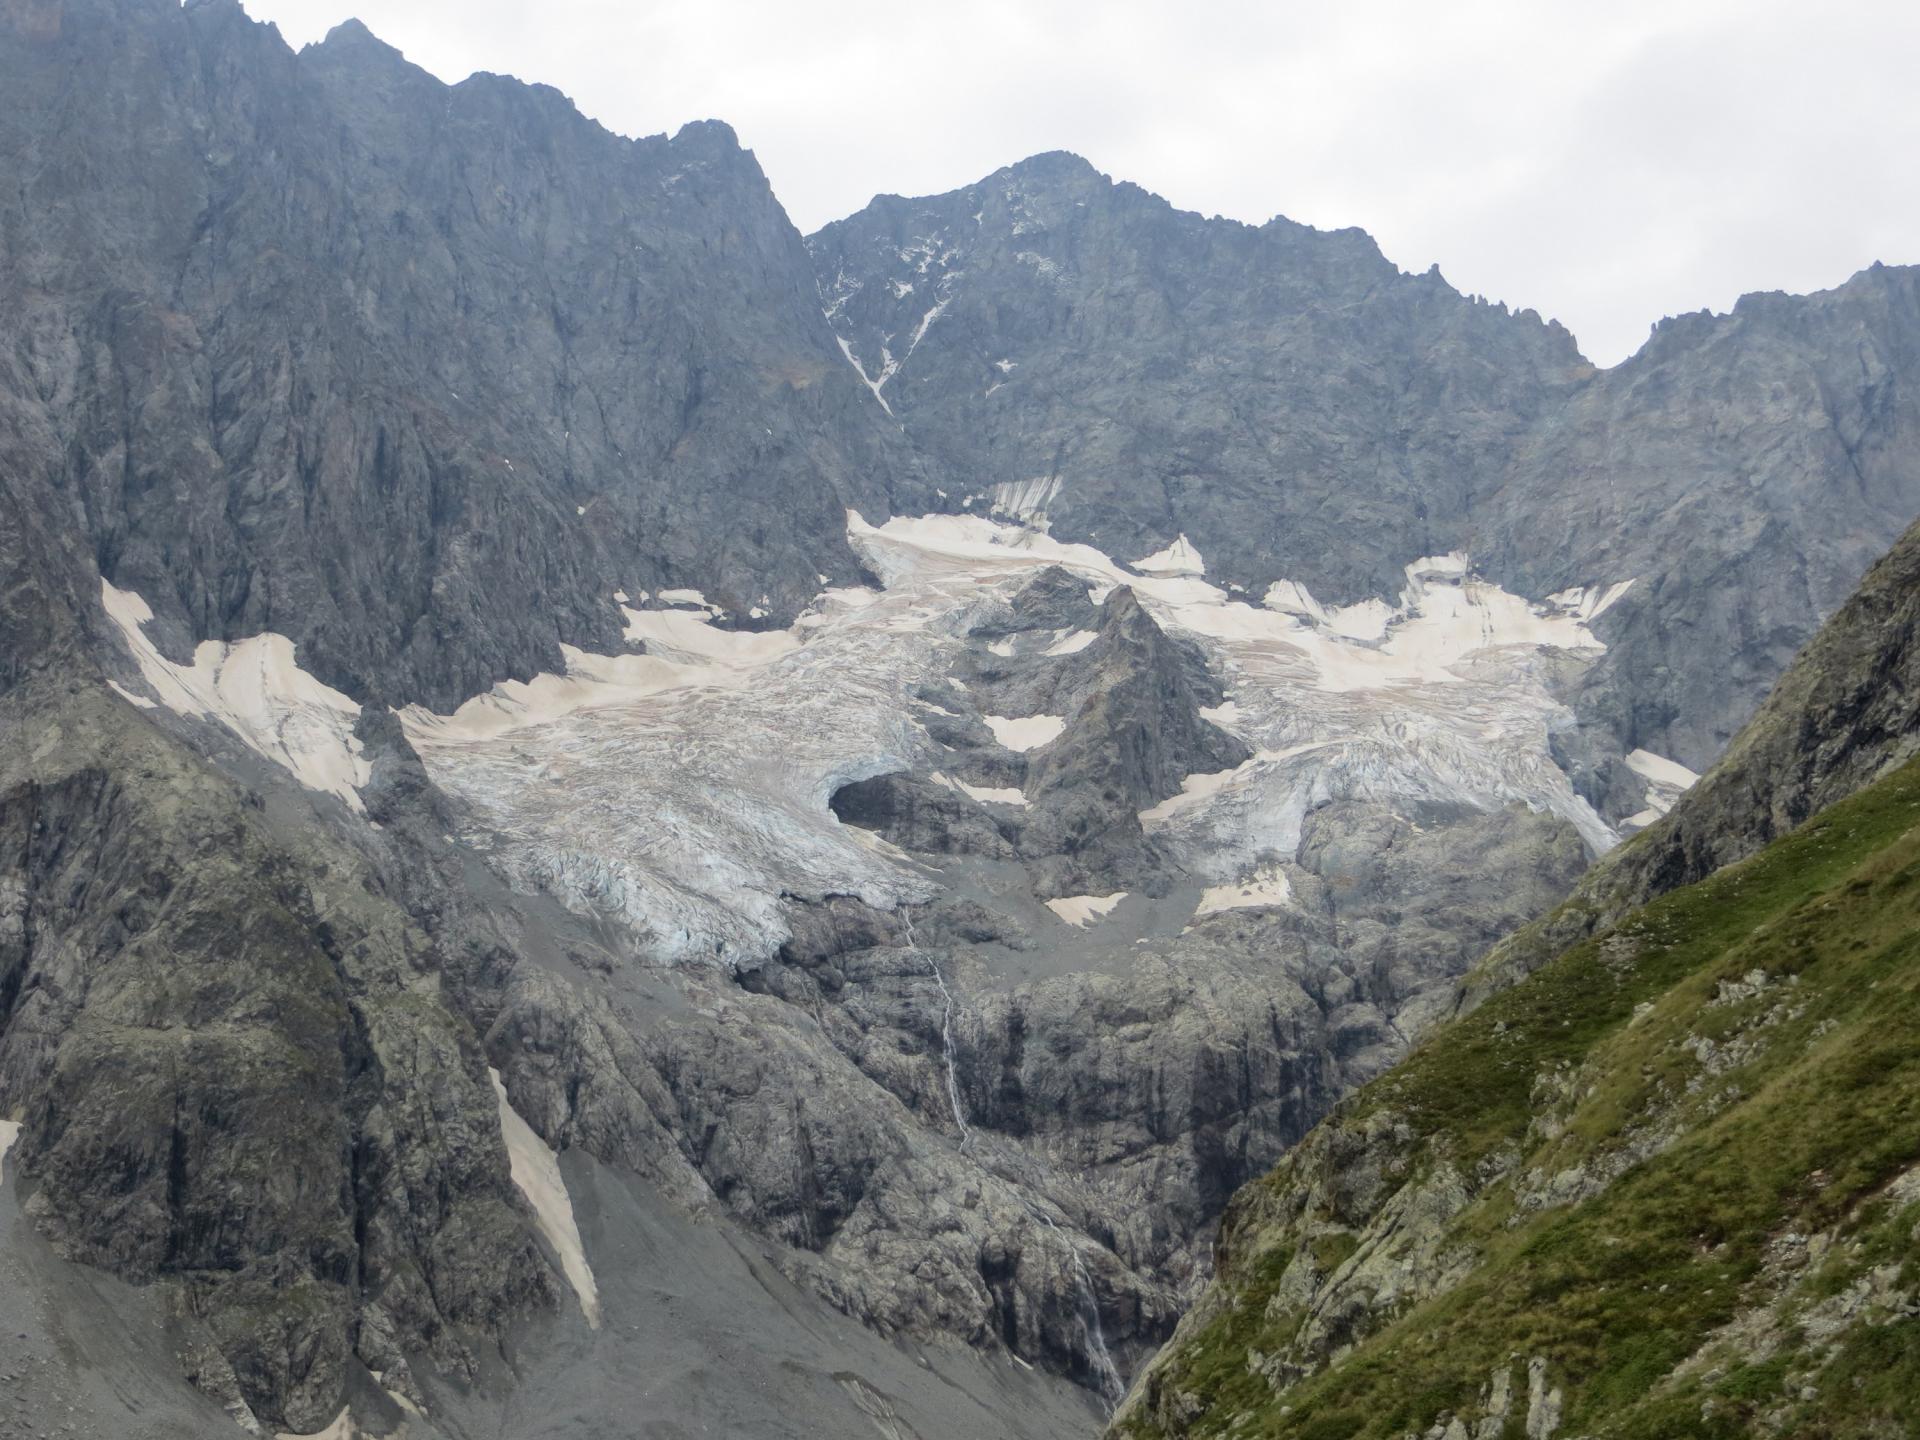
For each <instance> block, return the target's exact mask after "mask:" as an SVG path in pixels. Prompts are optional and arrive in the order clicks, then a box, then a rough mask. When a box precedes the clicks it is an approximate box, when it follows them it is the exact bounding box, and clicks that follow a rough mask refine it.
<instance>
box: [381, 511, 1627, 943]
mask: <svg viewBox="0 0 1920 1440" xmlns="http://www.w3.org/2000/svg"><path fill="white" fill-rule="evenodd" d="M848 532H849V538H850V539H851V541H852V542H853V543H854V544H855V546H856V547H857V548H858V549H859V550H860V552H861V553H862V555H863V558H865V559H866V561H867V563H868V564H869V566H870V567H871V568H872V570H873V571H874V572H875V573H876V574H877V575H879V576H880V577H881V580H882V583H883V585H884V587H885V588H884V589H882V590H880V591H878V592H876V591H870V590H828V591H825V592H823V593H822V595H821V596H820V597H819V598H818V599H817V600H816V602H815V604H814V607H813V608H812V609H810V610H809V611H808V612H807V613H805V614H803V615H802V616H801V617H800V618H799V619H798V620H797V621H796V622H795V624H794V625H793V627H792V628H791V629H790V630H786V631H777V632H758V633H745V632H734V631H728V630H723V629H719V628H717V627H715V626H714V624H713V623H712V621H713V618H714V617H713V616H712V614H711V612H701V611H689V610H685V609H680V610H667V609H652V610H649V609H638V608H631V607H629V608H626V610H625V613H626V616H627V619H628V622H629V628H628V638H629V639H631V640H637V641H641V642H643V643H644V644H645V645H646V647H647V653H646V654H644V655H622V656H597V655H589V654H586V653H584V652H581V651H577V650H571V649H569V650H567V651H566V652H565V654H566V660H567V673H566V674H565V675H543V676H540V677H537V678H536V679H535V680H533V681H531V682H528V683H526V684H520V683H517V682H510V683H507V684H503V685H500V686H497V687H495V689H494V690H493V691H491V692H490V693H488V694H486V695H483V696H477V697H475V698H474V699H472V700H470V701H468V702H467V703H466V704H465V705H462V706H461V707H460V709H459V710H458V711H457V712H456V713H455V714H453V715H451V716H436V715H432V714H429V713H427V712H425V711H422V710H418V709H415V710H412V711H409V712H407V713H406V714H405V715H404V716H403V717H402V718H403V722H404V724H405V726H406V729H407V733H408V735H409V738H410V739H411V740H412V742H413V744H414V746H415V747H416V748H417V749H418V750H419V752H420V754H421V756H422V757H423V759H424V760H425V762H426V764H427V766H428V768H429V770H430V771H431V773H432V774H433V776H434V778H435V780H436V781H437V782H439V783H440V784H441V785H442V786H443V787H445V788H446V789H448V790H450V791H451V792H453V793H455V794H456V795H458V796H460V797H462V798H463V799H464V800H466V801H467V802H468V804H469V805H470V806H471V807H472V813H473V815H474V817H475V820H476V822H477V823H476V825H475V827H474V830H473V832H472V833H471V834H470V836H469V837H468V838H469V839H470V840H471V841H472V843H474V844H475V845H477V846H480V847H483V848H486V849H487V850H488V851H489V852H490V854H491V857H492V859H493V860H494V861H495V863H496V864H498V865H500V866H501V867H502V868H503V869H504V870H505V871H506V872H507V873H508V874H509V875H510V876H513V877H514V878H516V879H517V880H519V881H520V882H522V883H525V884H529V885H532V886H536V887H539V888H543V889H546V890H548V891H550V892H552V893H553V894H555V895H557V896H558V897H559V898H560V899H561V900H562V901H563V902H565V903H566V904H568V905H569V906H570V907H572V908H575V909H577V910H580V911H582V912H585V913H589V914H596V913H597V914H604V915H607V916H610V917H613V918H616V919H618V920H621V921H623V922H625V923H626V924H628V925H630V926H631V927H632V928H633V929H634V930H635V931H636V932H637V933H638V934H639V935H640V936H641V937H643V941H644V943H645V944H646V947H647V949H648V951H649V953H650V954H651V955H652V957H653V958H656V959H659V960H664V961H671V962H689V961H703V960H704V961H715V960H717V961H722V962H726V963H734V962H739V961H742V960H746V959H749V958H756V959H757V958H764V957H765V956H768V955H770V954H771V953H772V952H773V951H774V950H775V949H776V948H777V947H778V946H779V945H780V944H781V942H782V941H783V940H784V939H785V938H786V928H785V923H784V921H783V919H782V917H781V905H782V900H783V897H788V896H798V897H805V898H819V897H822V896H825V895H829V894H850V895H854V896H857V897H859V898H860V899H861V900H862V901H864V902H865V903H867V904H870V905H873V906H875V907H877V908H881V909H891V908H893V907H894V906H897V905H899V904H902V903H913V902H919V901H924V900H925V899H927V898H928V896H929V895H930V894H932V893H933V888H934V887H933V885H932V883H931V881H930V880H929V878H928V877H927V876H926V874H925V873H924V872H923V871H922V870H921V869H920V868H918V867H917V866H915V865H914V864H913V863H912V862H911V861H909V860H908V859H907V857H906V856H904V855H903V854H901V853H899V852H897V851H893V850H892V848H891V847H890V846H887V845H886V844H885V843H884V842H881V841H879V840H877V839H876V838H875V837H874V836H872V835H870V834H868V833H867V832H865V831H862V830H859V829H856V828H853V827H850V826H844V825H842V824H841V823H840V822H839V821H838V820H837V819H836V818H835V816H834V815H833V813H832V811H831V810H830V808H829V805H828V801H829V799H830V797H831V796H832V795H833V794H834V792H835V791H836V790H838V789H839V788H840V787H842V786H844V785H847V784H850V783H852V782H854V781H858V780H862V779H866V778H869V777H872V776H876V775H880V774H884V773H889V772H892V771H898V770H917V771H920V772H922V773H927V772H931V771H933V770H935V769H937V768H938V766H939V764H940V757H941V754H942V747H941V746H940V745H938V744H937V743H936V742H935V741H934V740H933V739H932V738H931V737H930V736H929V735H928V734H927V731H926V729H925V726H924V723H923V722H924V721H925V720H926V719H927V718H929V717H930V716H934V715H945V714H946V713H947V712H946V711H944V710H943V709H942V708H941V707H940V706H939V705H938V704H936V703H933V702H931V701H925V700H918V699H916V698H914V697H915V696H916V695H917V694H918V693H922V692H924V691H925V690H926V689H927V688H928V687H933V686H939V687H941V688H942V690H944V689H945V687H946V685H947V679H948V671H949V669H950V667H951V665H952V663H953V661H954V659H955V658H956V654H957V653H958V651H959V650H960V649H961V648H963V647H964V646H965V645H966V644H967V643H968V642H967V641H966V639H965V632H966V630H967V628H968V624H969V616H970V615H971V614H973V613H975V612H976V611H977V609H978V607H979V606H981V605H982V604H983V603H985V602H987V601H990V600H992V599H994V598H995V597H1000V598H1004V597H1005V596H1006V595H1007V594H1009V593H1010V592H1011V591H1012V590H1013V589H1015V588H1016V587H1017V586H1018V585H1020V584H1022V583H1024V582H1025V581H1026V580H1028V579H1030V578H1031V577H1032V576H1033V574H1034V573H1035V572H1036V571H1037V570H1038V569H1040V568H1041V567H1044V566H1048V565H1059V566H1063V567H1064V568H1066V569H1067V570H1069V571H1070V572H1072V573H1074V574H1076V575H1078V576H1079V577H1081V578H1082V579H1084V580H1086V581H1087V582H1089V583H1090V584H1091V585H1092V586H1093V587H1094V591H1095V593H1096V594H1100V593H1104V592H1106V591H1110V590H1111V589H1112V588H1114V587H1116V586H1120V585H1127V586H1131V587H1132V588H1133V589H1134V591H1135V593H1136V594H1137V595H1138V597H1139V598H1140V600H1141V602H1142V603H1143V604H1144V605H1145V606H1146V607H1147V609H1148V611H1149V612H1150V613H1151V614H1152V615H1153V617H1154V619H1155V620H1156V621H1157V622H1158V623H1159V624H1161V625H1162V627H1163V628H1165V629H1166V630H1168V631H1169V632H1171V633H1173V634H1176V635H1183V636H1186V637H1188V638H1189V639H1191V640H1193V641H1194V642H1195V643H1197V644H1199V645H1200V646H1201V647H1202V648H1203V649H1204V650H1205V652H1206V653H1207V655H1208V657H1209V660H1210V662H1211V663H1212V664H1213V665H1214V666H1215V667H1216V668H1217V669H1218V671H1219V672H1220V673H1222V675H1223V677H1224V679H1225V681H1226V685H1227V688H1228V691H1229V695H1230V700H1229V702H1228V704H1227V705H1224V706H1222V707H1220V709H1219V710H1218V711H1217V712H1216V714H1217V717H1218V719H1219V721H1220V723H1222V724H1223V725H1225V726H1226V727H1227V728H1229V729H1231V730H1233V731H1234V732H1235V733H1237V734H1238V735H1239V736H1240V737H1241V738H1242V739H1244V740H1245V741H1247V743H1248V744H1249V745H1250V746H1252V747H1253V748H1254V749H1255V752H1256V753H1255V756H1254V758H1253V759H1252V760H1250V761H1248V762H1247V763H1246V764H1244V765H1242V766H1240V767H1239V768H1238V769H1237V770H1235V771H1230V772H1226V773H1224V774H1220V775H1211V776H1192V777H1189V778H1188V781H1187V785H1186V788H1185V790H1184V792H1183V793H1182V794H1180V795H1177V796H1175V797H1173V798H1172V799H1171V800H1168V801H1165V802H1162V803H1161V804H1160V805H1157V806H1155V807H1153V809H1151V810H1149V811H1147V812H1145V813H1144V814H1143V815H1142V817H1141V819H1142V823H1143V824H1145V825H1147V826H1148V828H1149V829H1150V830H1152V831H1153V832H1154V833H1156V835H1157V836H1158V837H1159V838H1160V839H1161V840H1162V842H1163V843H1164V844H1166V845H1167V846H1168V847H1170V849H1171V852H1172V853H1173V854H1174V855H1175V856H1176V857H1177V858H1178V860H1179V861H1180V863H1182V864H1183V865H1184V866H1186V868H1188V869H1189V870H1190V871H1191V872H1192V873H1193V874H1194V875H1195V876H1197V877H1199V878H1201V879H1202V880H1203V881H1204V882H1206V883H1208V884H1214V885H1232V884H1237V883H1239V882H1241V881H1242V880H1243V878H1244V877H1245V876H1246V874H1247V873H1248V871H1247V867H1248V866H1249V864H1251V863H1254V862H1255V861H1256V860H1257V859H1259V858H1260V857H1263V856H1277V857H1280V858H1282V859H1291V857H1292V855H1293V852H1294V849H1295V848H1296V847H1297V846H1298V844H1299V838H1300V824H1301V820H1302V817H1303V816H1304V815H1305V814H1306V813H1307V811H1308V810H1309V809H1310V808H1312V807H1313V806H1315V805H1318V804H1321V803H1324V802H1325V801H1328V800H1332V799H1368V800H1377V801H1384V802H1388V803H1391V804H1407V805H1413V804H1418V803H1421V802H1428V801H1431V802H1438V803H1443V804H1451V805H1460V804H1465V805H1468V806H1471V807H1473V808H1476V809H1480V810H1493V809H1498V808H1500V807H1502V806H1505V805H1509V804H1512V803H1515V802H1520V803H1524V804H1526V805H1528V806H1530V807H1532V808H1533V809H1535V810H1545V811H1551V812H1553V813H1554V814H1557V815H1560V816H1562V817H1564V818H1565V819H1567V820H1569V821H1570V822H1572V823H1573V824H1574V825H1575V826H1576V827H1577V828H1578V830H1579V832H1580V834H1581V835H1582V837H1583V838H1584V839H1585V840H1586V842H1587V844H1588V846H1589V847H1590V848H1591V849H1592V850H1594V851H1596V852H1598V851H1601V850H1604V849H1606V848H1608V847H1609V846H1610V845H1612V844H1613V843H1614V842H1615V839H1616V836H1615V834H1614V832H1613V831H1612V830H1611V829H1610V828H1609V827H1608V826H1607V825H1606V823H1605V822H1604V821H1603V820H1602V819H1601V818H1600V816H1599V815H1598V814H1596V813H1595V812H1594V811H1593V809H1592V808H1591V807H1590V806H1589V805H1587V803H1586V802H1585V801H1584V800H1582V799H1581V798H1580V797H1579V796H1577V795H1576V794H1575V793H1574V791H1573V788H1572V786H1571V784H1570V783H1569V782H1568V780H1567V777H1566V775H1565V774H1564V773H1563V772H1562V771H1561V769H1560V768H1559V766H1558V765H1556V764H1555V763H1554V760H1553V758H1552V756H1551V754H1550V752H1549V748H1548V739H1547V737H1548V733H1549V730H1550V729H1551V728H1554V727H1559V726H1564V725H1568V724H1571V723H1572V716H1571V714H1570V713H1569V712H1568V711H1567V710H1566V708H1565V707H1564V706H1563V705H1561V704H1560V703H1559V702H1558V701H1557V700H1555V699H1554V698H1553V695H1552V693H1551V689H1550V684H1549V681H1550V679H1551V676H1552V671H1553V669H1554V667H1555V666H1556V665H1559V664H1563V663H1565V657H1568V656H1571V657H1573V659H1574V662H1575V663H1578V661H1579V660H1581V659H1583V658H1591V657H1592V656H1595V655H1597V654H1599V653H1600V651H1601V650H1602V649H1603V648H1604V647H1603V646H1602V645H1601V644H1600V642H1599V641H1598V640H1596V639H1595V638H1594V636H1593V635H1592V633H1591V632H1590V631H1589V630H1588V629H1587V628H1586V620H1587V618H1588V617H1590V616H1591V615H1592V614H1594V613H1597V610H1598V609H1600V608H1603V607H1602V606H1601V605H1600V604H1599V603H1598V602H1597V601H1596V599H1595V597H1596V596H1598V597H1602V598H1605V597H1607V596H1609V595H1611V594H1614V593H1617V591H1618V590H1619V589H1620V588H1621V587H1620V586H1618V585H1616V586H1614V587H1612V588H1611V590H1603V589H1601V588H1600V587H1592V588H1590V589H1586V590H1580V591H1575V592H1568V593H1565V594H1563V595H1561V596H1556V597H1554V600H1553V601H1551V602H1548V603H1546V604H1538V603H1534V602H1530V601H1527V600H1525V599H1522V598H1521V597H1519V596H1515V595H1511V594H1509V593H1508V592H1506V591H1504V590H1502V589H1500V588H1499V587H1497V586H1493V585H1490V584H1487V583H1485V582H1483V581H1481V580H1478V579H1477V578H1475V577H1474V576H1473V574H1472V573H1471V569H1470V566H1469V564H1468V563H1467V561H1466V559H1465V557H1462V556H1442V557H1429V558H1426V559H1421V560H1416V561H1415V562H1414V563H1412V564H1410V565H1408V566H1407V584H1406V588H1405V590H1404V592H1403V593H1402V595H1401V596H1400V598H1399V602H1398V604H1397V606H1389V605H1387V604H1386V603H1385V602H1381V601H1375V602H1367V603H1366V604H1363V605H1361V606H1356V607H1347V608H1346V609H1345V610H1342V611H1333V612H1329V611H1327V610H1325V609H1324V608H1322V607H1320V606H1319V605H1317V604H1316V603H1315V602H1314V601H1313V600H1312V597H1311V596H1309V595H1307V593H1306V592H1305V590H1304V589H1302V588H1301V587H1298V586H1289V585H1285V584H1282V585H1277V586H1275V587H1273V589H1271V590H1270V591H1269V593H1268V597H1267V600H1268V603H1266V604H1264V605H1253V604H1249V603H1247V602H1246V601H1245V600H1242V599H1237V598H1234V597H1232V596H1230V595H1229V594H1228V592H1226V591H1225V590H1222V589H1221V588H1219V587H1217V586H1214V585H1211V584H1209V583H1207V582H1206V581H1205V580H1204V579H1202V578H1200V577H1201V575H1202V574H1203V573H1204V561H1203V560H1202V558H1201V557H1200V556H1199V555H1198V553H1197V552H1191V547H1190V546H1188V547H1186V550H1184V551H1182V552H1181V554H1180V556H1179V559H1180V562H1181V563H1180V564H1179V565H1177V566H1171V565H1170V566H1168V567H1166V569H1165V571H1163V572H1162V573H1151V574H1145V575H1142V574H1137V573H1134V572H1132V571H1130V570H1129V569H1128V568H1126V567H1125V566H1123V565H1121V564H1119V563H1118V562H1116V561H1115V560H1113V559H1112V558H1111V557H1109V556H1107V555H1104V554H1102V553H1101V552H1099V551H1098V550H1095V549H1094V548H1092V547H1091V546H1087V545H1076V544H1066V543H1063V542H1060V541H1057V540H1055V539H1053V538H1051V537H1050V536H1048V535H1047V534H1046V533H1045V532H1044V531H1042V530H1039V529H1036V528H1033V527H1030V526H1021V525H1012V524H1003V523H999V522H996V521H991V520H986V519H982V518H978V517H972V516H949V515H935V516H922V517H917V518H906V517H895V518H893V519H891V520H889V521H887V522H886V523H885V524H884V525H880V526H873V525H870V524H868V523H867V522H866V521H865V520H864V519H862V518H861V517H860V516H859V515H858V514H856V513H849V516H848ZM1189 552H1191V553H1189ZM1554 657H1560V658H1554ZM946 693H948V694H951V692H950V691H946ZM1042 718H1043V719H1044V718H1045V717H1042ZM996 722H998V723H997V725H996V728H999V729H1003V730H1004V729H1005V728H1006V722H1005V721H1002V720H1000V718H999V717H990V718H989V720H988V723H989V724H996ZM1034 724H1035V722H1032V721H1029V722H1027V725H1028V727H1029V728H1033V726H1034ZM1014 738H1015V743H1020V742H1024V741H1025V740H1027V739H1029V738H1033V739H1038V735H1037V733H1036V734H1035V735H1034V736H1029V735H1028V734H1027V733H1026V731H1024V730H1022V731H1020V732H1019V733H1018V735H1017V736H1015V737H1014ZM993 798H995V799H1004V800H1006V801H1008V802H1009V803H1011V801H1012V796H1011V795H1010V794H1008V795H1005V796H1002V795H995V796H994V797H993Z"/></svg>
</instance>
